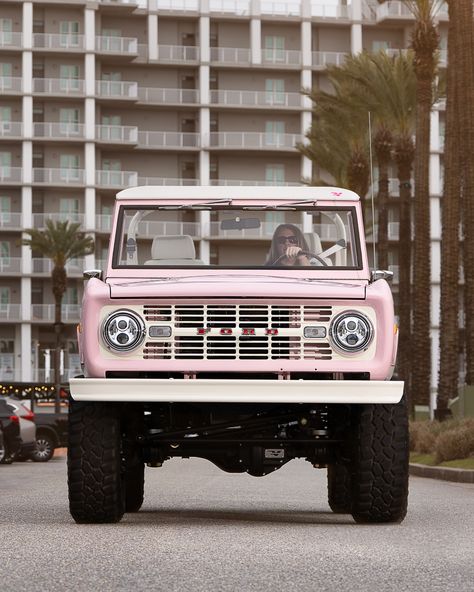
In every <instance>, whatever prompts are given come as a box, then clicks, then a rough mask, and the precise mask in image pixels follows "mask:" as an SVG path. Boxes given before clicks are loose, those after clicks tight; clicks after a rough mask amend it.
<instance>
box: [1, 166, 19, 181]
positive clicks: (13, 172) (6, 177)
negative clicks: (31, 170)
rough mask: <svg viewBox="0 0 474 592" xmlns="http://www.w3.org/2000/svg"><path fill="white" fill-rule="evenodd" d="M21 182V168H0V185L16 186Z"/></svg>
mask: <svg viewBox="0 0 474 592" xmlns="http://www.w3.org/2000/svg"><path fill="white" fill-rule="evenodd" d="M22 181H23V169H22V168H21V167H11V166H0V183H1V184H3V185H18V184H21V183H22Z"/></svg>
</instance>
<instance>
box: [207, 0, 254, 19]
mask: <svg viewBox="0 0 474 592" xmlns="http://www.w3.org/2000/svg"><path fill="white" fill-rule="evenodd" d="M209 12H211V13H212V12H217V13H221V14H227V13H231V14H233V15H238V16H247V15H249V14H250V0H210V1H209Z"/></svg>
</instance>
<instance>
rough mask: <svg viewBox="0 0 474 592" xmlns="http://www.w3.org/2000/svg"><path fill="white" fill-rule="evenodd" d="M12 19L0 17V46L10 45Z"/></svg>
mask: <svg viewBox="0 0 474 592" xmlns="http://www.w3.org/2000/svg"><path fill="white" fill-rule="evenodd" d="M12 31H13V21H12V19H9V18H2V19H0V47H1V46H3V45H11V44H12V40H13V35H12Z"/></svg>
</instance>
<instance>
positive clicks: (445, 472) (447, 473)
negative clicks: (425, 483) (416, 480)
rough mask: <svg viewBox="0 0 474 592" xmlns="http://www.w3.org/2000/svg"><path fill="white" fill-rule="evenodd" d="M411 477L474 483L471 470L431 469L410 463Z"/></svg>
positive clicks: (473, 472)
mask: <svg viewBox="0 0 474 592" xmlns="http://www.w3.org/2000/svg"><path fill="white" fill-rule="evenodd" d="M410 475H413V476H415V477H427V478H428V479H439V480H441V481H455V482H456V483H474V471H473V470H470V469H451V468H450V467H429V466H427V465H419V464H415V463H410Z"/></svg>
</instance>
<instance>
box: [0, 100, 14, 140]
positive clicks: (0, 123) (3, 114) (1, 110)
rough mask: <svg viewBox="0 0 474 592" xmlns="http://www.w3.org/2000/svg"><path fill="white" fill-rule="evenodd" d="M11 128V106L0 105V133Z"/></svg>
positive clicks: (6, 131)
mask: <svg viewBox="0 0 474 592" xmlns="http://www.w3.org/2000/svg"><path fill="white" fill-rule="evenodd" d="M11 128H12V108H11V107H0V133H3V134H5V133H8V132H10V131H11Z"/></svg>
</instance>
